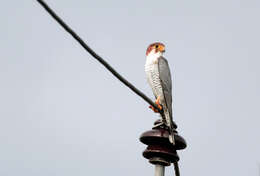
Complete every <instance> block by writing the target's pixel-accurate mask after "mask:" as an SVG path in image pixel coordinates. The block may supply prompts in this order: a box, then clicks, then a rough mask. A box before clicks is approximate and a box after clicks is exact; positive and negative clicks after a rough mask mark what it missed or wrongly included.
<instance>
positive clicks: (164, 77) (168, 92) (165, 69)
mask: <svg viewBox="0 0 260 176" xmlns="http://www.w3.org/2000/svg"><path fill="white" fill-rule="evenodd" d="M158 60H159V62H158V67H159V76H160V80H161V85H162V89H163V94H164V99H165V101H166V105H167V108H168V111H169V113H170V116H171V118H172V79H171V72H170V68H169V65H168V61H167V60H166V59H165V58H164V57H160V58H159V59H158Z"/></svg>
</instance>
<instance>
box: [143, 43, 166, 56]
mask: <svg viewBox="0 0 260 176" xmlns="http://www.w3.org/2000/svg"><path fill="white" fill-rule="evenodd" d="M164 52H165V46H164V44H162V43H160V42H156V43H152V44H150V45H149V46H148V48H147V50H146V56H148V55H149V54H150V53H154V54H159V55H162V53H164Z"/></svg>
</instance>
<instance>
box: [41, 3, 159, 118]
mask: <svg viewBox="0 0 260 176" xmlns="http://www.w3.org/2000/svg"><path fill="white" fill-rule="evenodd" d="M37 1H38V2H39V3H40V4H41V5H42V6H43V7H44V9H45V10H46V11H47V12H48V13H49V14H50V15H51V16H52V17H53V18H54V19H55V20H56V21H57V22H58V23H59V24H60V25H61V26H62V27H63V28H64V29H65V30H66V31H67V32H68V33H70V34H71V35H72V37H73V38H74V39H75V40H77V41H78V42H79V43H80V45H81V46H82V47H83V48H85V50H87V51H88V52H89V53H90V54H91V55H92V56H93V57H94V58H95V59H97V60H98V61H99V62H100V63H101V64H102V65H104V66H105V67H106V68H107V69H108V70H109V71H110V72H111V73H112V74H113V75H114V76H115V77H117V79H119V80H120V81H121V82H122V83H123V84H125V85H126V86H127V87H129V88H130V89H131V90H132V91H134V92H135V93H136V94H137V95H139V96H140V97H142V98H143V99H144V100H145V101H146V102H147V103H149V104H150V105H151V106H153V107H154V108H155V109H157V110H158V111H159V112H160V114H162V115H163V112H162V110H160V109H159V108H158V107H157V105H156V104H155V103H154V102H153V101H152V100H151V99H149V98H148V97H147V96H146V95H145V94H144V93H142V92H141V91H140V90H138V89H137V88H136V87H135V86H134V85H132V84H131V83H130V82H128V81H127V80H126V79H125V78H124V77H122V76H121V75H120V74H119V73H118V72H117V71H116V70H115V69H114V68H113V67H111V66H110V65H109V64H108V63H107V62H106V61H105V60H104V59H102V57H100V56H99V55H98V54H97V53H95V51H93V50H92V49H91V48H90V47H89V46H88V45H87V44H86V43H85V42H84V41H83V40H82V39H81V38H80V37H79V36H78V35H77V34H76V33H75V32H74V31H73V30H72V29H71V28H70V27H69V26H68V25H67V24H66V23H65V22H64V21H63V20H62V19H61V18H60V17H59V16H58V15H56V13H55V12H54V11H53V10H52V9H51V8H50V7H49V6H48V5H47V4H46V3H45V2H44V1H42V0H37Z"/></svg>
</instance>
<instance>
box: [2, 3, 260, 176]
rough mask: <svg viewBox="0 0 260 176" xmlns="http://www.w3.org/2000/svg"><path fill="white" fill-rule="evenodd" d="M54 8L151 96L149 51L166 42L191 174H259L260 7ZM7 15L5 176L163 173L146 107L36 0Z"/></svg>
mask: <svg viewBox="0 0 260 176" xmlns="http://www.w3.org/2000/svg"><path fill="white" fill-rule="evenodd" d="M47 2H48V3H49V5H50V6H51V7H52V8H53V9H55V11H56V12H57V13H58V14H59V15H60V16H61V17H62V18H63V19H64V20H65V21H66V22H67V23H68V24H69V25H70V26H71V27H72V28H73V29H74V30H75V31H76V32H77V33H78V34H79V35H80V36H81V37H82V38H83V39H84V40H85V41H86V42H87V43H88V44H89V45H90V46H91V47H92V48H93V49H94V50H95V51H96V52H97V53H99V54H100V55H101V56H103V57H104V58H105V59H106V60H107V61H108V62H109V63H110V64H111V65H113V66H114V67H115V68H116V69H117V70H118V71H119V72H120V73H121V74H122V75H124V76H125V77H126V78H127V79H128V80H129V81H130V82H132V83H133V84H135V85H136V86H137V87H138V88H140V89H141V90H142V91H144V92H145V93H146V94H147V95H149V97H151V98H152V97H153V96H152V92H151V90H150V88H149V86H148V84H147V82H146V78H145V73H144V63H145V50H146V47H147V46H148V45H149V44H150V43H152V42H154V41H161V42H163V43H164V44H165V45H166V53H165V57H166V58H167V59H168V61H169V63H170V67H171V70H172V74H173V77H174V97H173V100H174V120H175V121H176V123H177V124H178V126H179V128H178V131H179V133H180V134H181V135H182V136H183V137H184V138H185V139H186V140H187V143H188V148H187V149H186V150H184V151H182V152H179V155H180V157H181V161H180V167H181V168H180V169H181V173H182V175H183V176H185V175H186V176H187V175H194V176H206V175H212V176H217V175H236V176H244V175H258V163H259V162H260V151H259V148H260V141H259V133H260V129H259V124H260V120H259V114H260V113H259V98H260V94H259V91H258V89H259V85H260V80H259V73H260V71H259V64H260V63H259V58H260V53H259V41H260V34H259V31H260V20H259V17H260V1H257V0H241V1H238V0H237V1H234V0H219V1H206V0H197V1H185V0H181V1H170V0H169V1H138V0H132V1H99V0H96V1H77V2H76V1H69V0H66V1H64V0H63V1H61V0H59V1H51V0H48V1H47ZM0 8H1V10H0V21H1V33H0V38H1V40H0V46H1V48H2V50H1V52H0V72H1V74H0V81H1V86H0V107H1V108H0V117H1V118H0V146H1V150H0V175H3V176H14V175H24V176H35V175H37V176H46V175H48V176H58V175H60V176H71V175H75V176H83V175H84V176H85V175H127V176H130V175H131V176H132V175H153V172H154V169H153V166H152V165H150V164H148V162H147V160H145V159H144V158H143V157H142V151H143V150H144V148H145V146H144V145H143V144H141V143H140V142H139V136H140V135H141V133H142V132H144V131H146V130H149V129H150V128H151V127H152V124H153V122H154V121H155V120H156V119H157V118H158V116H157V115H156V114H154V113H153V112H152V111H151V110H150V109H149V108H148V104H146V103H145V102H144V101H143V100H142V99H140V98H139V97H137V96H136V95H135V94H134V93H132V92H131V91H130V90H129V89H128V88H126V87H125V86H124V85H122V84H121V83H120V82H119V81H118V80H116V79H115V78H114V77H113V76H112V75H111V74H110V73H109V72H108V71H107V70H105V69H104V68H103V66H101V65H100V64H99V63H98V62H97V61H96V60H94V59H93V58H92V57H91V56H90V55H89V54H88V53H86V52H85V51H84V50H83V49H82V48H81V47H80V46H79V44H78V43H76V42H75V41H74V39H73V38H72V37H70V36H69V35H68V34H67V33H66V32H65V31H64V30H63V29H62V28H61V27H60V26H59V25H58V24H57V23H56V22H55V21H54V20H53V19H52V18H51V17H50V16H49V15H48V14H47V13H46V12H45V11H44V10H43V9H42V7H40V6H39V4H37V3H36V1H5V2H4V3H2V5H1V7H0ZM172 174H173V168H172V167H170V168H167V170H166V175H172Z"/></svg>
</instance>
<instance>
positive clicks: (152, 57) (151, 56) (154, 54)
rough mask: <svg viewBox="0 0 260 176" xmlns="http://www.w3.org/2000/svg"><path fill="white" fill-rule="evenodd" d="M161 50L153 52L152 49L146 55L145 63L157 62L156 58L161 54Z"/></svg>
mask: <svg viewBox="0 0 260 176" xmlns="http://www.w3.org/2000/svg"><path fill="white" fill-rule="evenodd" d="M162 54H163V53H162V52H155V50H154V49H153V50H152V51H151V52H150V53H149V54H148V55H147V56H146V63H145V65H151V64H156V63H158V58H159V57H161V56H162Z"/></svg>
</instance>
